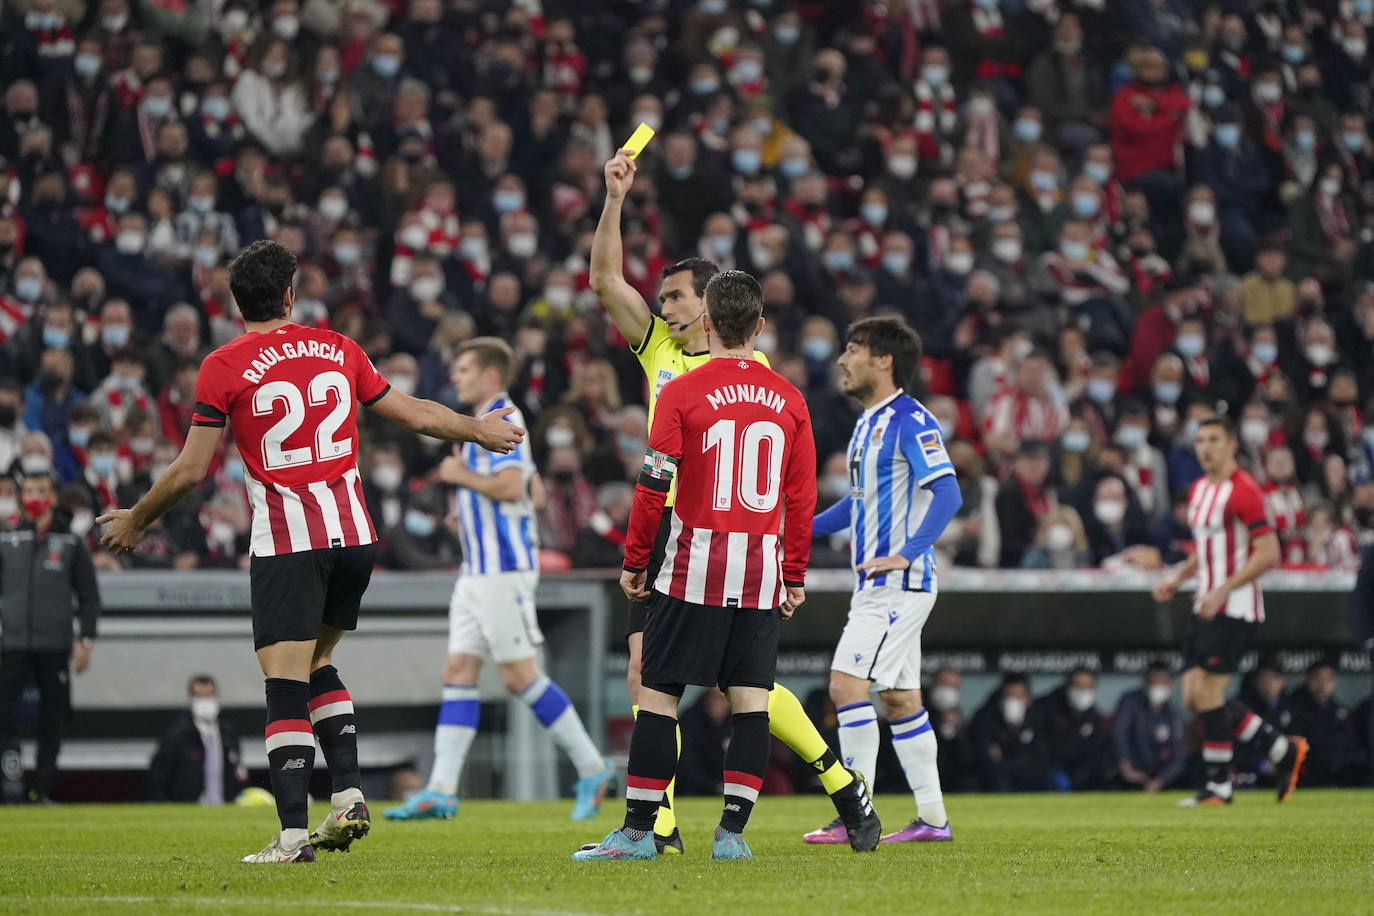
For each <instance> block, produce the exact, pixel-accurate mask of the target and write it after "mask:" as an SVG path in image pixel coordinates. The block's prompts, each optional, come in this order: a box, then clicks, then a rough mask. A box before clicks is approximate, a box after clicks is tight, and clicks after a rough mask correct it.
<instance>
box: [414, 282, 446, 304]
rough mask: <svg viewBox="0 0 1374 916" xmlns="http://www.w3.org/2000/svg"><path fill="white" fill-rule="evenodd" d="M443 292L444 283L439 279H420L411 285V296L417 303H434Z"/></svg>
mask: <svg viewBox="0 0 1374 916" xmlns="http://www.w3.org/2000/svg"><path fill="white" fill-rule="evenodd" d="M443 291H444V284H443V281H442V280H440V279H439V278H438V277H419V278H417V279H416V280H414V281H413V282H412V283H411V284H410V295H411V296H413V297H414V298H415V300H416V301H417V302H433V301H434V300H435V299H437V298H438V297H439V294H440V293H442V292H443Z"/></svg>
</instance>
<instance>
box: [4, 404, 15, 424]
mask: <svg viewBox="0 0 1374 916" xmlns="http://www.w3.org/2000/svg"><path fill="white" fill-rule="evenodd" d="M17 419H19V408H18V407H12V406H10V405H9V404H3V405H0V426H13V425H14V421H15V420H17Z"/></svg>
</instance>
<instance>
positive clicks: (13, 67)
mask: <svg viewBox="0 0 1374 916" xmlns="http://www.w3.org/2000/svg"><path fill="white" fill-rule="evenodd" d="M1109 6H1110V9H1108V7H1109ZM5 9H6V14H5V15H6V20H5V28H4V30H3V34H2V35H0V84H3V85H4V87H5V90H4V98H3V105H4V117H3V119H2V120H0V157H3V158H2V159H0V339H2V340H3V350H0V370H3V373H4V378H3V379H0V467H11V468H15V469H30V468H34V469H37V468H43V467H48V466H51V467H52V468H53V469H55V471H56V473H57V476H58V478H59V480H60V482H61V483H62V484H63V485H64V486H63V490H62V493H61V499H60V504H61V507H62V509H63V511H64V514H65V515H67V516H69V517H70V519H71V521H70V524H71V525H72V527H73V528H74V529H75V530H77V531H78V532H81V531H89V530H90V527H91V520H92V518H93V517H94V515H95V514H97V513H98V512H99V511H101V510H103V509H107V508H109V507H111V506H114V505H116V504H121V503H122V504H126V505H127V504H128V502H129V500H130V496H131V494H133V493H136V492H138V491H140V490H141V489H142V488H144V487H146V486H147V483H148V480H149V479H150V478H152V477H156V475H157V474H158V473H159V472H160V470H161V469H162V468H164V467H165V466H166V465H167V464H168V462H169V461H170V460H171V459H172V457H173V456H174V455H175V454H176V451H177V449H178V447H179V446H180V445H181V443H182V441H183V435H184V433H185V431H186V429H187V425H188V423H189V419H190V414H191V412H192V410H193V408H194V404H193V380H194V377H195V370H196V367H197V365H198V361H199V359H200V358H201V357H203V356H204V354H205V353H206V352H207V351H208V349H209V348H212V347H214V346H216V345H217V344H219V343H222V342H224V341H225V340H227V339H228V338H230V337H232V336H233V335H234V334H235V333H236V332H237V330H238V327H239V325H238V321H237V319H236V311H235V306H234V303H233V301H232V297H231V296H230V294H229V290H228V284H227V280H226V269H225V264H226V262H227V260H228V259H229V258H230V257H232V256H233V254H234V253H235V252H236V251H237V250H238V248H239V247H240V245H241V244H243V243H246V242H248V241H251V240H253V239H256V238H260V237H271V238H275V239H278V240H280V241H281V242H283V243H284V244H286V245H287V246H289V247H290V248H291V249H292V250H293V251H295V252H296V253H297V255H298V256H299V257H300V264H301V266H300V271H299V275H298V295H297V305H296V309H295V318H296V320H298V321H300V322H305V323H310V324H315V325H321V326H324V325H327V326H331V327H333V328H336V329H338V330H340V331H342V332H344V333H346V334H348V335H350V336H352V337H354V338H355V339H357V340H359V341H360V342H362V343H363V344H364V346H365V348H366V350H367V352H368V354H369V355H370V356H372V357H373V359H374V360H375V361H376V362H377V364H378V365H379V367H380V368H381V369H382V371H383V372H384V374H385V375H386V376H387V377H388V378H389V379H390V381H391V383H392V384H394V385H395V386H396V387H397V388H399V389H401V390H405V391H411V392H415V393H418V394H420V395H424V396H429V397H435V398H437V399H440V400H446V401H450V402H451V401H452V400H453V390H452V386H451V384H450V382H449V380H448V364H449V362H450V357H451V355H452V354H453V352H454V348H455V346H456V345H457V344H458V343H459V342H461V341H462V340H464V339H466V338H468V337H470V336H472V335H474V334H498V335H501V336H503V337H505V338H507V339H508V340H510V341H511V342H512V343H513V344H514V346H515V348H516V350H517V354H518V357H519V370H518V373H517V377H516V379H515V381H514V383H513V386H512V390H513V393H514V395H515V397H516V398H517V399H518V401H519V402H520V403H521V405H522V406H523V407H524V409H525V413H526V416H527V417H528V418H530V420H531V423H532V426H533V429H532V433H533V441H534V444H535V447H536V452H537V457H538V460H539V463H540V466H541V468H542V470H543V473H544V475H545V477H546V479H547V482H548V501H547V505H546V507H545V508H544V510H543V522H542V535H543V543H544V546H545V548H546V550H547V551H548V556H547V557H546V560H547V562H548V564H550V565H553V566H557V565H560V564H565V563H571V564H574V565H587V566H611V565H617V564H618V563H619V549H620V548H619V545H620V544H621V542H622V541H623V534H622V532H623V524H624V521H625V518H626V516H627V514H628V510H629V505H630V501H631V490H630V488H629V486H628V483H627V481H629V480H630V479H631V473H632V472H633V471H634V470H635V469H636V468H637V467H638V466H639V463H640V459H641V456H642V455H643V448H644V440H645V414H644V409H643V406H642V405H643V403H644V395H645V391H644V382H643V377H642V373H641V371H640V368H639V366H638V365H637V363H636V361H635V359H634V357H633V355H632V354H631V353H630V351H629V349H628V347H627V343H626V341H624V340H623V339H620V338H619V336H618V334H617V333H616V331H615V330H614V328H612V327H611V326H610V325H609V323H608V322H607V321H606V319H605V316H604V313H603V312H602V310H601V308H600V307H599V305H598V303H597V301H596V297H595V295H594V293H592V291H591V290H589V288H588V282H587V279H588V278H587V274H588V251H589V246H590V244H591V238H592V229H593V227H594V225H595V221H596V218H597V214H598V212H599V204H600V200H601V197H602V195H603V193H604V191H603V185H602V175H601V168H602V163H604V162H605V161H606V160H607V159H608V158H609V157H610V156H611V155H612V154H613V152H614V150H615V148H616V145H617V142H618V141H619V140H621V139H622V138H624V137H626V136H628V135H629V133H630V132H631V130H632V129H633V127H634V125H636V124H637V123H639V122H641V121H642V122H645V123H647V124H649V125H650V126H652V127H654V128H655V129H657V130H658V131H659V135H658V137H657V138H656V139H655V140H654V141H653V143H652V144H651V145H650V147H649V149H648V150H647V151H646V152H645V154H644V156H643V157H642V158H641V160H640V168H639V177H638V178H637V180H636V183H635V186H634V189H633V192H632V194H631V197H630V201H629V202H628V204H627V206H626V212H627V220H626V225H625V227H624V241H625V248H626V260H625V273H626V276H627V278H629V280H630V281H631V282H632V283H633V284H634V285H635V286H636V287H637V288H638V289H639V290H640V291H641V292H642V293H643V294H644V296H645V297H646V299H649V300H650V301H652V300H653V299H654V296H655V293H656V287H657V281H658V274H659V271H660V269H661V268H662V267H663V266H664V265H665V264H668V263H670V262H671V261H673V260H675V259H677V258H680V257H683V256H689V255H703V256H706V257H708V258H710V259H711V260H713V261H715V262H716V263H717V264H719V265H721V266H722V267H741V268H743V269H746V270H749V271H751V272H753V273H755V274H756V275H757V276H759V277H760V279H761V281H762V283H763V288H764V291H765V293H766V296H767V303H768V307H767V315H768V317H769V328H768V330H767V331H766V333H765V334H764V335H763V337H761V338H760V346H761V348H762V349H763V350H765V351H766V352H767V353H768V354H769V356H770V358H771V360H772V362H773V363H774V365H775V366H776V367H777V368H778V369H779V370H780V371H781V372H782V373H783V374H784V375H786V376H787V377H788V378H789V379H791V380H793V381H794V382H796V383H797V384H798V385H799V386H800V387H801V388H803V389H804V391H805V392H806V394H807V397H808V400H809V402H810V406H811V409H812V412H813V415H814V416H815V427H816V429H817V430H818V435H819V437H820V439H821V441H820V443H819V450H818V454H819V455H820V456H821V459H820V463H821V466H820V467H819V468H818V473H817V477H818V481H819V486H820V488H821V490H822V491H823V493H822V501H823V503H824V502H828V501H830V500H831V499H833V498H835V497H836V496H838V495H839V494H840V493H842V492H844V491H845V490H846V488H847V487H848V481H847V474H846V473H845V469H844V459H843V454H842V452H843V449H844V445H845V440H846V439H847V436H848V430H849V428H850V426H851V420H852V417H853V415H854V408H853V405H852V404H850V403H848V402H847V401H846V400H845V399H844V398H843V397H842V396H841V395H840V394H839V393H838V389H837V386H836V385H835V370H834V365H833V362H834V357H835V355H836V351H837V346H838V345H839V341H840V340H841V334H842V332H843V328H844V326H845V325H846V324H847V323H848V322H849V321H851V320H853V319H855V318H858V317H862V316H865V315H869V314H874V313H880V312H885V311H896V312H899V313H901V314H903V315H905V316H906V317H907V318H908V319H909V320H910V321H911V322H912V324H913V325H914V326H915V327H917V328H918V329H919V330H920V332H921V334H922V336H923V338H924V341H925V347H926V351H927V354H926V358H925V359H924V361H923V364H922V372H921V378H920V379H919V381H918V383H917V385H916V387H917V389H918V391H917V393H918V394H919V395H920V397H922V399H923V400H924V402H925V403H926V404H927V406H928V407H929V409H930V410H931V411H932V412H933V413H934V414H935V415H936V416H937V417H938V418H939V420H940V423H941V425H942V427H943V428H944V430H945V432H946V437H947V440H948V442H949V448H950V453H951V455H952V457H953V459H954V462H955V464H956V466H957V469H958V471H959V479H960V484H961V486H962V488H963V491H964V503H963V509H962V510H961V513H960V517H959V518H958V520H957V521H956V523H955V524H953V525H952V526H951V528H950V529H949V531H948V532H947V534H946V536H945V538H944V539H943V540H942V542H941V548H942V550H943V551H944V552H945V554H946V555H947V557H948V558H949V559H950V560H951V561H953V562H954V563H957V564H963V565H977V566H1002V567H1034V568H1066V567H1082V566H1112V565H1114V564H1131V565H1136V566H1141V567H1147V568H1148V567H1154V566H1158V565H1160V564H1161V563H1167V562H1172V561H1176V560H1178V559H1179V558H1180V557H1182V556H1183V555H1184V552H1185V551H1186V550H1187V549H1188V543H1187V542H1188V534H1187V527H1186V524H1184V522H1183V520H1182V519H1181V514H1182V511H1183V502H1182V498H1181V494H1183V493H1184V492H1186V488H1187V486H1188V484H1189V483H1190V482H1191V481H1192V480H1193V479H1194V478H1195V477H1196V476H1198V474H1199V469H1198V466H1197V464H1196V462H1195V460H1194V458H1193V457H1192V454H1191V451H1190V444H1189V443H1190V437H1191V434H1192V431H1193V428H1194V425H1195V423H1196V420H1197V418H1198V417H1199V416H1200V415H1202V414H1204V413H1206V412H1209V411H1212V410H1213V409H1220V410H1222V411H1224V412H1226V413H1229V414H1230V415H1231V416H1232V417H1234V418H1235V420H1236V421H1237V424H1238V428H1239V430H1240V435H1241V440H1242V447H1243V455H1244V459H1245V463H1246V465H1247V466H1248V468H1249V469H1250V470H1251V472H1252V473H1254V474H1255V475H1256V477H1257V478H1258V479H1260V480H1261V482H1262V484H1263V486H1264V488H1265V491H1266V493H1267V498H1268V500H1269V510H1270V513H1271V515H1272V517H1273V518H1274V520H1275V522H1276V524H1277V525H1278V530H1279V532H1280V535H1281V537H1282V548H1283V557H1284V562H1285V564H1288V565H1290V566H1299V567H1314V568H1348V567H1350V566H1351V564H1352V563H1353V562H1354V561H1355V559H1356V546H1357V543H1358V538H1359V535H1360V533H1361V532H1363V531H1366V530H1368V529H1370V527H1371V526H1374V479H1371V468H1374V408H1372V406H1371V404H1370V398H1371V395H1374V369H1372V368H1371V367H1374V359H1371V356H1374V348H1372V347H1371V341H1374V228H1371V226H1374V141H1371V138H1370V135H1369V130H1368V124H1369V117H1370V115H1371V113H1374V107H1372V106H1374V98H1371V92H1370V75H1371V70H1372V69H1374V55H1371V54H1370V52H1369V49H1368V47H1367V35H1366V33H1367V30H1368V29H1370V28H1371V27H1374V3H1372V2H1369V0H1353V2H1352V0H1322V2H1311V3H1298V2H1296V0H1290V2H1284V0H1259V2H1241V0H1215V2H1208V3H1204V2H1196V3H1190V2H1184V0H1119V2H1113V3H1111V4H1107V3H1105V2H1104V0H968V2H964V0H959V2H937V0H907V2H905V3H901V2H893V3H890V4H884V3H874V2H864V3H853V4H823V3H810V2H799V3H790V2H783V0H747V2H746V0H699V2H681V0H656V2H645V3H629V2H622V3H615V2H610V3H598V4H558V3H554V2H547V3H544V4H543V6H542V7H541V5H540V4H539V3H538V2H537V0H517V2H511V3H505V2H485V0H484V2H479V0H448V2H447V3H442V2H440V0H389V2H382V0H304V2H300V0H270V2H263V3H252V2H249V0H200V2H195V3H182V2H173V0H20V2H18V3H9V4H7V5H6V7H5ZM364 439H365V446H366V447H365V454H364V462H363V468H364V473H365V475H366V477H367V488H366V490H367V496H368V500H369V503H370V505H371V508H372V509H373V510H374V517H376V518H378V519H379V520H381V522H382V524H383V527H384V528H385V529H386V534H385V542H386V549H385V555H384V563H385V565H388V566H392V567H396V568H405V569H415V568H426V567H431V568H441V567H451V566H453V565H455V563H456V561H457V558H458V548H457V542H456V538H455V537H454V534H453V528H452V519H451V518H448V516H449V511H448V508H447V500H446V499H445V494H444V492H443V491H442V488H441V487H440V485H438V484H437V482H436V480H437V478H436V472H435V469H436V466H437V464H438V462H439V460H440V459H441V457H442V456H441V455H439V454H438V453H437V452H436V451H434V450H432V449H427V448H426V447H424V446H422V445H421V444H419V443H417V442H416V441H414V440H413V439H411V438H408V437H398V436H397V435H396V434H394V433H392V432H390V431H389V430H386V429H384V428H382V426H381V425H380V424H379V425H377V426H375V427H372V426H369V427H368V428H367V429H366V430H365V431H364ZM242 477H243V465H242V462H241V461H240V460H239V459H238V458H237V456H236V455H234V454H233V452H232V450H231V449H227V448H226V451H225V453H224V455H223V457H222V459H221V460H220V461H218V462H217V465H216V467H215V470H214V475H213V481H212V483H211V484H210V485H209V486H208V487H207V488H206V490H205V492H204V493H203V494H202V495H201V497H200V498H199V499H198V500H197V501H195V502H194V503H188V504H186V505H183V506H182V507H181V508H180V509H179V510H178V511H177V512H175V513H173V514H171V515H169V516H168V517H167V519H166V520H165V521H164V522H163V523H162V524H161V525H160V527H159V530H157V531H154V532H152V533H150V537H149V538H148V539H147V540H145V542H144V547H143V549H142V550H141V551H140V552H138V553H136V554H134V555H133V557H132V559H131V560H128V561H127V562H131V563H132V564H134V565H136V566H145V567H158V566H168V567H177V568H191V567H206V566H208V567H214V566H221V567H225V566H228V567H232V566H238V565H242V564H244V563H245V562H246V545H247V529H248V518H249V513H248V506H247V503H246V497H245V495H244V490H243V487H242V486H240V481H241V480H242ZM17 507H18V503H17V501H16V499H15V493H14V484H13V483H12V481H11V479H10V477H8V476H6V477H0V518H3V519H6V520H7V522H8V523H13V522H14V521H15V520H16V519H17V518H18V508H17ZM831 546H834V547H837V548H839V547H842V545H841V544H838V543H837V544H834V545H831ZM842 557H843V553H842V551H839V550H837V551H835V552H830V551H826V550H821V551H819V552H818V560H821V561H825V560H827V559H828V560H829V561H831V562H833V563H835V564H836V565H839V564H841V563H842V562H843V560H842ZM99 562H100V563H101V564H102V565H103V566H105V567H107V568H109V567H113V566H115V565H116V564H117V562H119V561H116V560H115V559H113V558H112V557H110V556H109V555H105V554H102V555H100V561H99Z"/></svg>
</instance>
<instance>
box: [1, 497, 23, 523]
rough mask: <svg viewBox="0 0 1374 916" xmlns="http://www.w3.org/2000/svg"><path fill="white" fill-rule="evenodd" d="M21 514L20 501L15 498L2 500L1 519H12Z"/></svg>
mask: <svg viewBox="0 0 1374 916" xmlns="http://www.w3.org/2000/svg"><path fill="white" fill-rule="evenodd" d="M18 514H19V500H17V499H14V498H13V497H9V496H6V497H3V498H0V519H12V518H14V517H15V516H16V515H18Z"/></svg>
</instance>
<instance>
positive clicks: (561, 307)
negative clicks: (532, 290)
mask: <svg viewBox="0 0 1374 916" xmlns="http://www.w3.org/2000/svg"><path fill="white" fill-rule="evenodd" d="M544 299H545V301H547V302H548V303H549V306H550V307H551V308H554V309H557V310H558V311H560V312H565V311H567V310H568V309H569V308H570V307H571V306H572V300H573V291H572V288H571V287H567V286H550V287H547V288H546V289H545V290H544Z"/></svg>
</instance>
